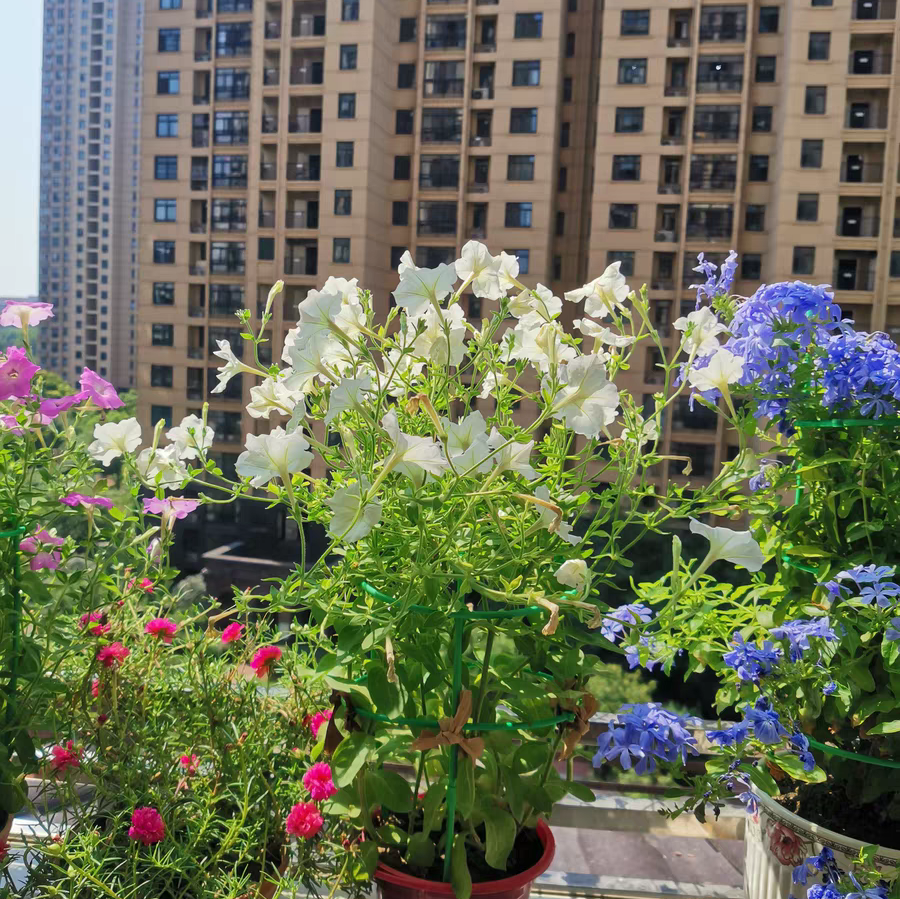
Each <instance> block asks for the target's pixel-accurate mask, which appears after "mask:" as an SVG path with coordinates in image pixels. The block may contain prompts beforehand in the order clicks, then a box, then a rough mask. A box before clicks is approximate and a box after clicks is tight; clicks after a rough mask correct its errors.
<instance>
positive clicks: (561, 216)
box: [556, 209, 566, 237]
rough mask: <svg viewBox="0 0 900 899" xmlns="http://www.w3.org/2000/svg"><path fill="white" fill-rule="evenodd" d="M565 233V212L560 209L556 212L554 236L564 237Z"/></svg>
mask: <svg viewBox="0 0 900 899" xmlns="http://www.w3.org/2000/svg"><path fill="white" fill-rule="evenodd" d="M565 235H566V214H565V212H563V211H562V209H558V210H557V212H556V236H557V237H565Z"/></svg>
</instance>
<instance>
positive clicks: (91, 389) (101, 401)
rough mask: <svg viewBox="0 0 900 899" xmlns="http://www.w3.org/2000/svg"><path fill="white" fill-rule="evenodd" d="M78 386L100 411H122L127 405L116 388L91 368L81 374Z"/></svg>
mask: <svg viewBox="0 0 900 899" xmlns="http://www.w3.org/2000/svg"><path fill="white" fill-rule="evenodd" d="M78 385H79V387H81V389H82V391H83V392H84V393H85V394H87V398H88V399H89V400H90V401H91V402H92V403H93V404H94V405H95V406H97V407H98V408H100V409H121V408H122V406H124V405H125V403H124V402H123V401H122V400H121V399H120V398H119V394H118V393H116V388H115V387H113V386H112V384H110V383H109V381H107V380H105V379H104V378H101V377H100V375H98V374H97V373H96V372H95V371H91V369H89V368H85V369H84V370H83V371H82V372H81V380H80V381H79V382H78Z"/></svg>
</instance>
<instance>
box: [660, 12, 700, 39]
mask: <svg viewBox="0 0 900 899" xmlns="http://www.w3.org/2000/svg"><path fill="white" fill-rule="evenodd" d="M693 18H694V11H693V10H691V9H670V10H669V33H668V38H667V40H666V44H667V45H668V46H669V47H690V45H691V26H692V24H693Z"/></svg>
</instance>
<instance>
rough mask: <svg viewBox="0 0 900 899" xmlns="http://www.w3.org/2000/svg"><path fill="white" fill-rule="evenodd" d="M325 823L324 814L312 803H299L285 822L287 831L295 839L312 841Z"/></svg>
mask: <svg viewBox="0 0 900 899" xmlns="http://www.w3.org/2000/svg"><path fill="white" fill-rule="evenodd" d="M324 823H325V819H324V818H323V817H322V813H321V812H320V811H319V810H318V808H316V806H315V804H314V803H312V802H298V803H297V804H296V805H295V806H294V807H293V808H292V809H291V811H290V814H289V815H288V816H287V820H286V821H285V822H284V828H285V830H286V831H287V832H288V833H289V834H291V836H294V837H301V838H302V839H304V840H311V839H312V838H313V837H314V836H315V835H316V834H317V833H318V832H319V831H320V830H321V829H322V825H323V824H324Z"/></svg>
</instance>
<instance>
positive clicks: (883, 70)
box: [847, 50, 891, 75]
mask: <svg viewBox="0 0 900 899" xmlns="http://www.w3.org/2000/svg"><path fill="white" fill-rule="evenodd" d="M847 72H848V74H850V75H890V74H891V55H890V53H878V52H877V51H875V50H872V51H870V52H866V53H863V52H861V51H855V52H854V53H852V54H851V56H850V61H849V64H848V66H847Z"/></svg>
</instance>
